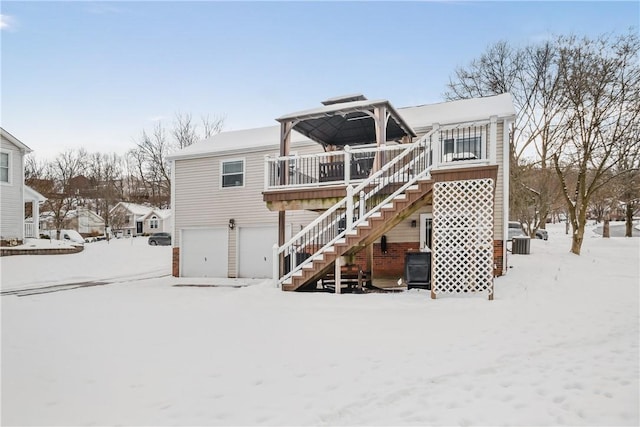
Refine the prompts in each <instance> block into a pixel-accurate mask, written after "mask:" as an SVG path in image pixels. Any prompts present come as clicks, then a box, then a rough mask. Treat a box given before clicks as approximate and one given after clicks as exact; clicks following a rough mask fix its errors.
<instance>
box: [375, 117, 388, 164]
mask: <svg viewBox="0 0 640 427" xmlns="http://www.w3.org/2000/svg"><path fill="white" fill-rule="evenodd" d="M373 115H374V120H375V122H376V146H377V147H378V148H384V146H385V144H386V143H387V107H386V106H384V105H381V106H378V107H375V108H374V110H373ZM383 157H384V155H383V152H381V151H379V152H377V153H376V157H375V160H374V164H373V172H376V171H378V170H380V168H382V166H383V164H384V162H383Z"/></svg>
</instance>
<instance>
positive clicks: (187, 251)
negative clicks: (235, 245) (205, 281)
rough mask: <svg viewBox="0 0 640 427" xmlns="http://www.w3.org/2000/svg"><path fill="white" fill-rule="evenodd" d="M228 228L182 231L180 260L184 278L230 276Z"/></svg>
mask: <svg viewBox="0 0 640 427" xmlns="http://www.w3.org/2000/svg"><path fill="white" fill-rule="evenodd" d="M227 233H228V231H227V228H226V227H225V228H209V229H198V230H195V229H194V230H182V235H181V237H182V240H181V243H180V258H181V259H182V267H181V269H182V271H181V273H180V275H181V276H183V277H227V276H228V264H227V262H228V250H227V246H228V234H227Z"/></svg>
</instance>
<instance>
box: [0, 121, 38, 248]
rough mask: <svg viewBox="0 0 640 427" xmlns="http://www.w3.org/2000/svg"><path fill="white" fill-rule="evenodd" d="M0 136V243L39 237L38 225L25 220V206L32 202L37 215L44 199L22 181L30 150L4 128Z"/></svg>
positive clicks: (17, 241)
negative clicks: (26, 157) (25, 161)
mask: <svg viewBox="0 0 640 427" xmlns="http://www.w3.org/2000/svg"><path fill="white" fill-rule="evenodd" d="M0 137H1V140H2V142H1V146H0V242H1V244H2V245H9V244H17V243H21V242H23V241H24V239H25V237H38V236H39V231H38V224H32V223H25V209H24V207H25V203H31V204H32V211H33V212H34V214H35V215H36V216H35V217H36V218H37V217H38V216H37V215H38V212H39V206H40V203H42V202H43V201H44V200H46V199H45V198H44V196H42V195H41V194H40V193H38V192H37V191H35V190H33V189H31V188H29V187H27V186H26V185H25V184H24V156H25V155H26V154H28V153H30V152H31V151H32V150H31V149H30V148H29V147H28V146H27V145H26V144H24V143H23V142H21V141H20V140H19V139H18V138H16V137H15V136H13V135H11V134H10V133H9V132H7V131H6V130H4V129H3V128H0ZM25 229H26V234H25Z"/></svg>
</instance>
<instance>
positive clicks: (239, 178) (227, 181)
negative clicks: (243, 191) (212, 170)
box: [222, 160, 244, 188]
mask: <svg viewBox="0 0 640 427" xmlns="http://www.w3.org/2000/svg"><path fill="white" fill-rule="evenodd" d="M243 186H244V160H228V161H224V162H222V187H223V188H224V187H243Z"/></svg>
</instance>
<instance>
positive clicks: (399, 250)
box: [355, 242, 420, 278]
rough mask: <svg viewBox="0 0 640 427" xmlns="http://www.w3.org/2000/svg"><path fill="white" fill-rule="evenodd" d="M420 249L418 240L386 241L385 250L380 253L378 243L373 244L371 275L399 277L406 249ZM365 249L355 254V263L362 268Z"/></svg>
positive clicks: (401, 273) (364, 263)
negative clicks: (403, 241)
mask: <svg viewBox="0 0 640 427" xmlns="http://www.w3.org/2000/svg"><path fill="white" fill-rule="evenodd" d="M418 250H420V244H419V243H418V242H408V243H407V242H405V243H387V252H386V253H382V251H381V250H380V243H374V245H373V277H393V278H400V277H402V276H403V275H404V255H405V253H406V252H408V251H418ZM365 254H366V251H364V250H362V251H360V252H358V254H357V255H356V259H355V263H356V264H358V265H360V266H362V268H364V267H365V266H366V265H367V263H366V259H365Z"/></svg>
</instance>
